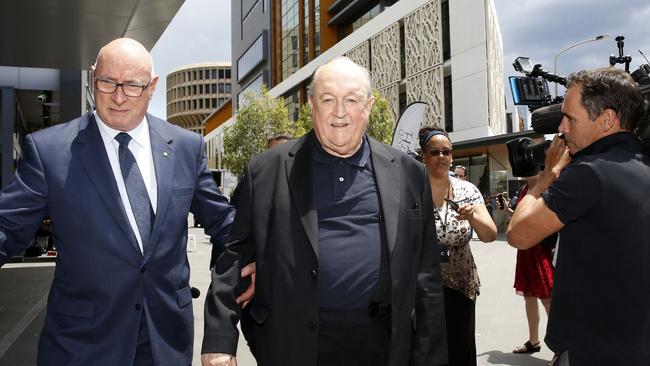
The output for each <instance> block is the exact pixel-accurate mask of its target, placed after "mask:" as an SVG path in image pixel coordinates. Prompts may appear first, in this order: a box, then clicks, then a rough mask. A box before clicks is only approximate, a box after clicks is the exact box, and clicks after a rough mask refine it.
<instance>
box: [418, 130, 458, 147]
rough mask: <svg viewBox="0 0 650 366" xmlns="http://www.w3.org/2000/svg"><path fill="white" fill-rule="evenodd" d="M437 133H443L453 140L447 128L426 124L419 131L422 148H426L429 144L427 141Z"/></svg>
mask: <svg viewBox="0 0 650 366" xmlns="http://www.w3.org/2000/svg"><path fill="white" fill-rule="evenodd" d="M435 135H443V136H445V137H446V138H447V140H449V142H451V139H450V138H449V134H447V132H446V131H445V130H443V129H442V128H440V127H434V126H425V127H422V128H420V132H418V138H419V139H420V148H421V149H424V148H425V147H426V146H427V143H428V142H429V140H431V138H432V137H433V136H435Z"/></svg>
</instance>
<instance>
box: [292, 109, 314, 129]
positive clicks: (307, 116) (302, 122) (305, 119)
mask: <svg viewBox="0 0 650 366" xmlns="http://www.w3.org/2000/svg"><path fill="white" fill-rule="evenodd" d="M311 126H312V124H311V106H310V105H309V103H305V104H303V105H301V106H300V112H298V119H297V120H296V124H295V130H294V134H293V135H294V136H295V137H300V136H302V135H304V134H306V133H307V132H309V130H311Z"/></svg>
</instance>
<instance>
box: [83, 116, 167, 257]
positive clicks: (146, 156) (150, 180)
mask: <svg viewBox="0 0 650 366" xmlns="http://www.w3.org/2000/svg"><path fill="white" fill-rule="evenodd" d="M94 114H95V120H96V121H97V126H98V127H99V133H100V134H101V136H102V140H104V147H105V148H106V153H107V154H108V161H109V162H110V163H111V168H112V169H113V176H114V177H115V182H117V190H118V191H119V192H120V198H121V199H122V204H123V205H124V210H125V211H126V216H127V218H128V219H129V224H131V229H133V232H134V233H135V234H136V235H135V237H136V239H137V241H138V246H139V247H140V251H141V252H143V250H142V237H141V235H140V231H139V230H138V224H137V223H136V221H135V216H134V215H133V210H132V209H131V202H129V196H128V195H127V193H126V186H125V185H124V178H123V177H122V171H121V170H120V159H119V152H118V151H119V147H120V143H119V142H117V140H115V136H117V134H118V133H120V132H124V131H118V130H116V129H113V128H111V127H109V126H108V125H107V124H106V123H104V121H102V119H101V118H100V117H99V114H98V113H97V111H95V113H94ZM126 133H128V134H129V136H131V141H130V142H129V150H131V153H132V154H133V156H134V157H135V161H136V162H137V163H138V167H139V168H140V174H142V179H144V185H145V186H146V188H147V193H148V194H149V201H151V208H153V212H154V213H156V207H157V197H158V184H157V181H156V171H155V169H154V164H153V154H152V153H151V140H150V137H149V123H148V122H147V117H146V116H145V117H144V118H143V119H142V122H141V123H140V124H139V125H138V127H136V128H134V129H133V130H131V131H126ZM143 253H144V252H143Z"/></svg>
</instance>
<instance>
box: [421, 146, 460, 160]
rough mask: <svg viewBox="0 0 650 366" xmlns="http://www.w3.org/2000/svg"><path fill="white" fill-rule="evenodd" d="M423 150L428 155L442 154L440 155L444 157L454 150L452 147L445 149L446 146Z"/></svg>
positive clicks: (435, 156)
mask: <svg viewBox="0 0 650 366" xmlns="http://www.w3.org/2000/svg"><path fill="white" fill-rule="evenodd" d="M425 151H426V152H427V153H428V154H429V155H430V156H432V157H434V158H437V157H438V156H440V154H442V156H444V157H447V156H451V154H452V153H453V152H454V150H453V149H447V148H444V149H425Z"/></svg>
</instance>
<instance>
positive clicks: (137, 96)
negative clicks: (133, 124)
mask: <svg viewBox="0 0 650 366" xmlns="http://www.w3.org/2000/svg"><path fill="white" fill-rule="evenodd" d="M93 80H94V81H95V88H96V89H97V91H98V92H100V93H104V94H115V92H117V88H122V93H123V94H124V95H126V96H127V97H131V98H140V97H141V96H142V94H144V91H145V90H146V89H147V88H148V87H149V85H151V80H149V82H148V83H147V84H145V85H141V84H134V83H116V82H114V81H113V80H108V79H104V78H100V77H95V78H94V79H93ZM98 81H101V82H104V83H109V84H111V85H113V86H114V87H115V89H114V90H113V91H112V92H107V91H102V90H100V89H99V87H97V82H98ZM125 85H126V86H132V87H136V86H137V87H138V88H140V89H141V90H140V94H139V95H129V94H127V93H126V91H124V86H125Z"/></svg>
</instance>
